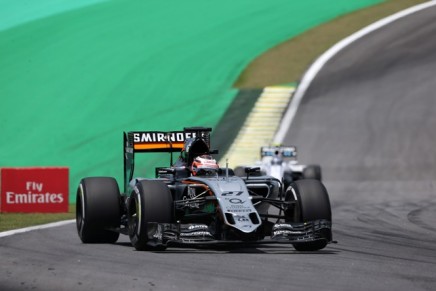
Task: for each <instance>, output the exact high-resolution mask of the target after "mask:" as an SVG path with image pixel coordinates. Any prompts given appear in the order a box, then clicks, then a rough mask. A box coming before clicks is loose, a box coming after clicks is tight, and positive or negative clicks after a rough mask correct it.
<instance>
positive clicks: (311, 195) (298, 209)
mask: <svg viewBox="0 0 436 291" xmlns="http://www.w3.org/2000/svg"><path fill="white" fill-rule="evenodd" d="M285 200H287V201H293V200H296V201H297V204H296V206H295V207H294V208H291V209H288V210H287V211H285V216H286V217H287V219H286V220H287V221H289V222H309V221H315V220H327V221H329V222H331V221H332V213H331V207H330V200H329V196H328V193H327V190H326V188H325V187H324V185H323V184H322V183H321V182H320V181H318V180H310V179H307V180H306V179H303V180H298V181H295V182H293V183H291V185H290V186H289V187H288V189H287V190H286V194H285ZM330 240H331V232H330V231H329V232H328V233H327V234H326V240H318V241H313V242H306V243H298V244H294V248H295V249H296V250H297V251H316V250H320V249H323V248H324V247H325V246H326V245H327V241H330Z"/></svg>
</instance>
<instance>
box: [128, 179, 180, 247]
mask: <svg viewBox="0 0 436 291" xmlns="http://www.w3.org/2000/svg"><path fill="white" fill-rule="evenodd" d="M172 207H173V198H172V196H171V191H170V190H169V189H168V186H166V185H165V184H164V183H162V182H161V181H156V180H143V181H140V182H139V183H138V184H136V187H135V191H133V192H132V194H131V196H130V198H129V202H128V209H127V213H128V223H129V237H130V242H131V243H132V246H134V247H135V249H136V250H138V251H144V250H164V249H165V247H164V246H163V245H155V244H153V242H150V241H149V239H148V232H149V231H155V229H149V225H148V223H149V222H158V223H171V222H172V217H173V209H172Z"/></svg>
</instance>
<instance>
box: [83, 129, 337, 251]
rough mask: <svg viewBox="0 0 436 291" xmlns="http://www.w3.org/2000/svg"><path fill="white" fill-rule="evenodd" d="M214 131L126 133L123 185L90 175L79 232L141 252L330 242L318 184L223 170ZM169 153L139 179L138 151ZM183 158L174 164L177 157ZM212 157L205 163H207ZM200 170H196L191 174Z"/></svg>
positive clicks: (314, 246) (311, 246)
mask: <svg viewBox="0 0 436 291" xmlns="http://www.w3.org/2000/svg"><path fill="white" fill-rule="evenodd" d="M210 131H211V129H210V128H203V127H195V128H185V129H184V130H183V131H173V132H128V133H124V185H123V186H124V187H123V188H122V193H121V194H120V190H119V187H118V184H117V181H116V180H115V179H114V178H111V177H88V178H84V179H82V180H81V181H80V184H79V187H78V190H77V204H76V205H77V207H76V221H77V231H78V234H79V237H80V239H81V240H82V242H83V243H115V242H116V241H117V240H118V238H119V235H120V234H125V235H128V236H129V238H130V241H131V244H132V245H133V247H135V249H136V250H164V249H165V248H166V247H168V246H177V245H178V246H180V245H198V246H200V245H201V246H204V245H209V244H215V245H217V244H228V243H231V244H232V245H233V244H242V245H247V244H260V243H288V244H292V245H293V246H294V248H295V249H296V250H298V251H315V250H319V249H323V248H324V247H325V246H326V245H327V244H328V243H330V242H332V231H331V221H332V219H331V208H330V202H329V197H328V194H327V191H326V188H325V187H324V186H323V184H322V183H321V182H320V181H319V180H314V179H307V180H298V181H295V182H293V183H291V184H290V185H289V187H288V188H287V189H284V188H283V185H282V183H281V181H280V180H279V179H276V178H274V177H272V176H261V175H259V168H246V170H245V172H246V176H245V177H239V176H235V175H234V174H233V171H232V170H231V169H229V168H228V167H225V168H220V167H218V165H217V164H216V163H214V162H215V161H214V160H213V158H212V157H211V155H212V154H215V153H217V151H216V150H214V151H212V150H210ZM149 152H169V153H170V154H171V161H170V165H171V166H169V167H160V168H156V169H155V174H156V178H139V177H134V168H135V167H134V165H135V163H134V158H135V154H138V153H149ZM174 152H179V154H180V157H179V158H178V160H177V161H176V162H175V163H173V161H172V154H173V153H174ZM206 160H208V162H205V161H206ZM194 168H195V169H194Z"/></svg>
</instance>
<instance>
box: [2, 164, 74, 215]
mask: <svg viewBox="0 0 436 291" xmlns="http://www.w3.org/2000/svg"><path fill="white" fill-rule="evenodd" d="M0 171H1V182H0V183H1V187H0V188H1V197H0V212H68V186H69V185H68V168H66V167H44V168H42V167H41V168H2V169H0Z"/></svg>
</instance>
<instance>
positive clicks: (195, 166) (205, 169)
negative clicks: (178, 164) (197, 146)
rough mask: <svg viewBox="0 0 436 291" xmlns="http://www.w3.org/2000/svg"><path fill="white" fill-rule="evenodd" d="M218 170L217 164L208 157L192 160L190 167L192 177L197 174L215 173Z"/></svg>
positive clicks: (202, 156) (203, 156)
mask: <svg viewBox="0 0 436 291" xmlns="http://www.w3.org/2000/svg"><path fill="white" fill-rule="evenodd" d="M218 169H219V166H218V163H217V162H216V160H215V159H214V158H212V156H210V155H201V156H198V157H196V158H195V159H194V161H193V162H192V166H191V171H192V174H193V175H194V176H196V175H197V174H199V173H205V174H210V173H216V172H217V171H218Z"/></svg>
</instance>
